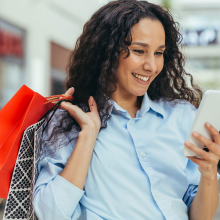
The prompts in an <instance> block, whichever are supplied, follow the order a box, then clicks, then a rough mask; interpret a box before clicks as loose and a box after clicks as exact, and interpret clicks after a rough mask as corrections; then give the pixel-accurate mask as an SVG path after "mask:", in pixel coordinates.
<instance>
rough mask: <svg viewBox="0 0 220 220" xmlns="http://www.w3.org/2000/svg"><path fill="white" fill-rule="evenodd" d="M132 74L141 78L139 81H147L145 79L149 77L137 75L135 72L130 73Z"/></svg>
mask: <svg viewBox="0 0 220 220" xmlns="http://www.w3.org/2000/svg"><path fill="white" fill-rule="evenodd" d="M132 75H133V76H134V77H135V78H137V79H139V80H141V81H143V82H147V81H148V80H149V78H150V77H145V76H141V75H138V74H136V73H132Z"/></svg>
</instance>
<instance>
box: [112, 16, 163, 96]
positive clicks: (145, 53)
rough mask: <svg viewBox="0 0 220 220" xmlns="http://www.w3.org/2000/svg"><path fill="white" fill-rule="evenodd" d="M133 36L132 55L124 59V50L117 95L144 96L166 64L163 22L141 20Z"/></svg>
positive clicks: (118, 72)
mask: <svg viewBox="0 0 220 220" xmlns="http://www.w3.org/2000/svg"><path fill="white" fill-rule="evenodd" d="M131 36H132V43H131V45H130V46H129V47H128V49H129V50H130V55H129V57H127V58H125V59H124V57H125V56H126V55H127V53H125V52H124V51H122V52H121V53H120V55H119V66H118V69H117V77H118V83H117V90H116V91H115V93H116V94H114V95H117V97H119V96H121V97H123V96H124V97H128V96H142V95H144V94H145V93H146V91H147V89H148V88H149V85H150V84H151V82H152V81H153V80H154V79H155V77H156V76H157V75H158V74H159V73H160V72H161V71H162V69H163V65H164V57H163V53H164V50H165V31H164V28H163V25H162V24H161V22H160V21H157V20H154V21H152V20H150V19H148V18H144V19H141V20H140V21H139V22H138V23H137V24H135V25H134V26H133V27H132V29H131ZM148 77H149V78H148Z"/></svg>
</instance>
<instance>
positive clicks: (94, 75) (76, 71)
mask: <svg viewBox="0 0 220 220" xmlns="http://www.w3.org/2000/svg"><path fill="white" fill-rule="evenodd" d="M143 18H148V19H151V20H157V21H160V22H161V23H162V25H163V27H164V30H165V38H166V41H165V46H166V50H165V52H164V67H163V70H162V71H161V72H160V74H159V75H158V76H157V77H156V78H155V79H154V80H153V82H152V83H151V84H150V86H149V88H148V91H147V92H148V96H149V98H150V99H151V100H166V101H169V102H172V101H181V100H186V101H188V102H190V103H191V104H193V105H194V106H195V107H196V108H198V106H199V103H200V101H201V98H202V95H203V93H202V90H201V89H200V87H199V86H198V85H196V84H195V83H194V81H193V77H192V75H191V74H189V73H186V71H185V70H184V61H185V59H184V56H183V54H182V53H181V51H180V49H179V47H180V43H181V41H182V36H181V34H180V32H179V24H178V23H177V22H175V21H174V20H173V17H172V16H171V14H170V12H169V10H168V9H167V8H163V7H161V6H159V5H155V4H152V3H149V2H147V1H136V0H118V1H111V2H109V3H108V4H106V5H104V6H103V7H101V8H100V9H99V10H98V11H96V12H95V13H94V14H93V15H92V17H91V18H90V19H89V21H87V22H86V23H85V25H84V28H83V32H82V34H81V35H80V37H79V38H78V39H77V42H76V45H75V48H74V50H73V51H72V52H71V54H70V59H69V64H68V66H67V73H68V77H67V80H66V88H67V89H68V88H70V87H74V88H75V93H74V101H73V102H72V103H73V104H74V105H78V106H79V107H81V108H82V109H83V111H85V112H88V111H89V106H88V99H89V96H93V97H94V99H95V101H96V103H97V106H98V112H99V114H100V118H101V122H102V126H101V129H103V128H106V127H107V121H108V120H109V119H110V118H111V116H110V115H109V113H108V111H109V109H110V108H111V104H110V102H108V100H109V99H110V98H111V95H112V93H113V92H115V91H116V89H117V87H116V83H117V77H116V73H117V68H118V65H119V62H118V58H119V54H120V52H121V51H119V48H122V50H124V51H125V52H126V53H127V56H126V57H128V56H129V55H130V51H129V48H128V46H130V45H131V42H132V36H131V29H132V27H133V25H135V24H137V23H138V22H139V21H140V20H141V19H143ZM146 28H147V27H146ZM142 99H143V96H138V102H139V103H141V102H142ZM59 121H60V125H59V126H56V127H54V128H53V133H52V134H53V135H51V136H50V138H49V140H48V141H52V142H53V143H55V142H56V141H57V137H58V136H57V134H59V133H60V132H64V133H66V134H67V133H68V132H70V131H71V130H72V127H73V126H75V127H76V128H78V130H80V128H79V125H78V124H77V122H76V121H75V120H74V119H73V118H71V116H70V115H69V114H68V112H65V111H63V113H62V115H61V116H60V118H59ZM69 141H71V140H69Z"/></svg>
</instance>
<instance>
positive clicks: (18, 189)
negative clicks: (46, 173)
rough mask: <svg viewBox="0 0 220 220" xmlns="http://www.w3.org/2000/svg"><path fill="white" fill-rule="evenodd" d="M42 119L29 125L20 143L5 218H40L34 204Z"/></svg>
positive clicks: (26, 219)
mask: <svg viewBox="0 0 220 220" xmlns="http://www.w3.org/2000/svg"><path fill="white" fill-rule="evenodd" d="M44 121H45V119H42V120H41V121H39V122H38V123H36V124H33V125H31V126H30V127H28V128H27V129H26V130H25V132H24V134H23V138H22V141H21V144H20V148H19V152H18V156H17V160H16V164H15V167H14V171H13V175H12V179H11V184H10V189H9V193H8V198H7V201H6V206H5V211H4V216H3V220H38V218H37V216H36V214H35V212H34V208H33V204H32V196H33V188H34V184H35V182H36V180H37V177H38V169H37V164H38V161H39V159H40V148H41V142H42V133H43V129H44Z"/></svg>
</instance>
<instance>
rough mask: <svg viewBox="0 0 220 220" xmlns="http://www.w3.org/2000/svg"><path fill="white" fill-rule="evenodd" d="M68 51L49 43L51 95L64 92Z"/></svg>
mask: <svg viewBox="0 0 220 220" xmlns="http://www.w3.org/2000/svg"><path fill="white" fill-rule="evenodd" d="M69 54H70V50H68V49H66V48H64V47H62V46H60V45H58V44H56V43H54V42H51V95H57V94H63V93H64V92H65V86H64V83H65V79H66V66H67V63H68V59H69Z"/></svg>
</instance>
